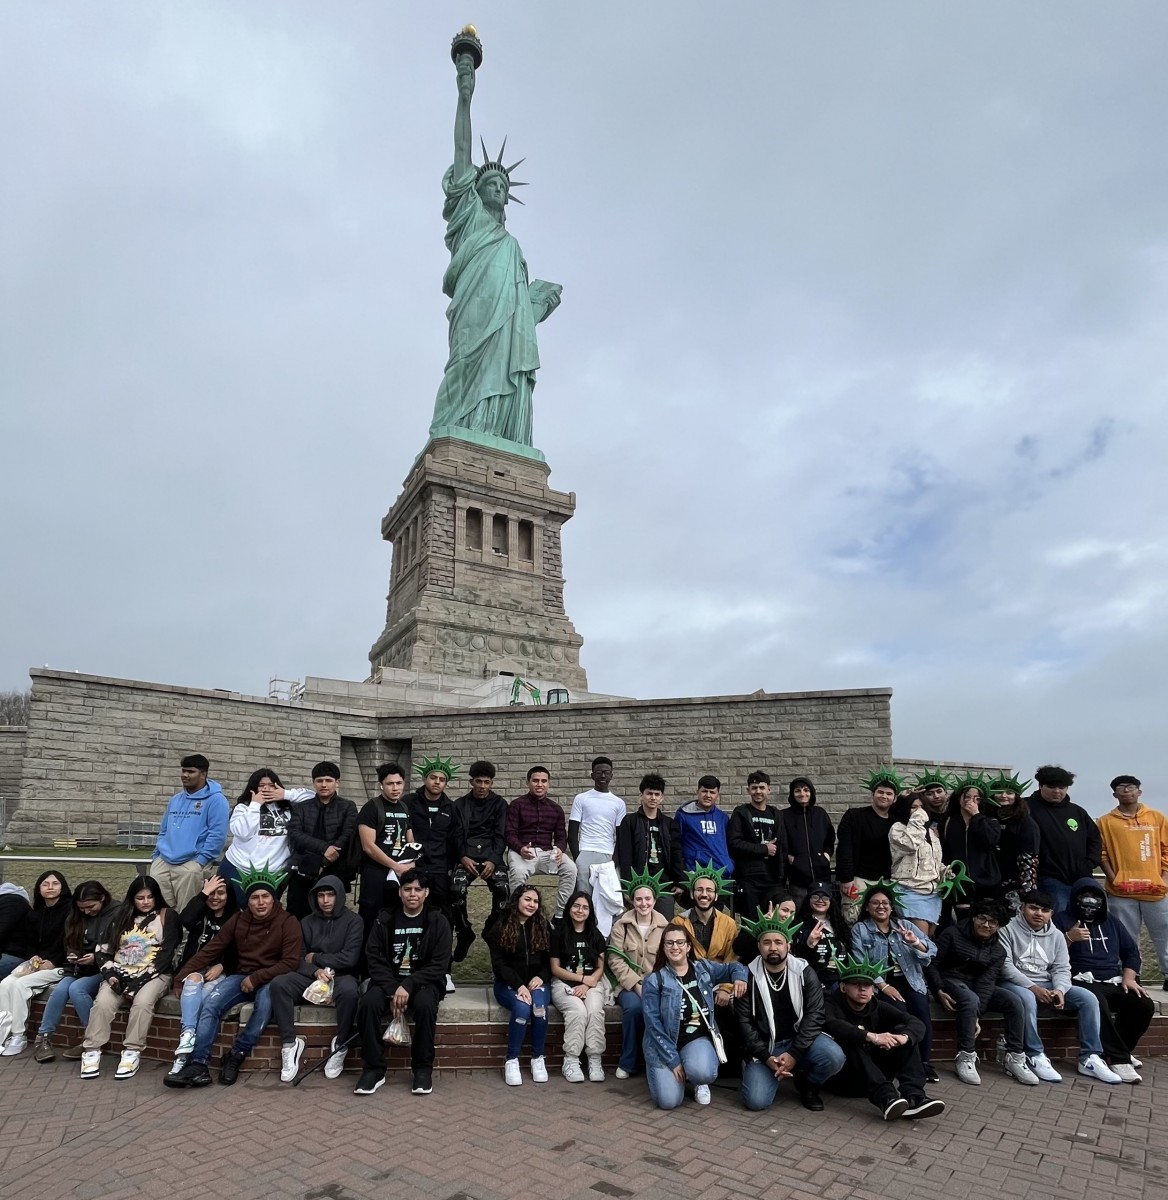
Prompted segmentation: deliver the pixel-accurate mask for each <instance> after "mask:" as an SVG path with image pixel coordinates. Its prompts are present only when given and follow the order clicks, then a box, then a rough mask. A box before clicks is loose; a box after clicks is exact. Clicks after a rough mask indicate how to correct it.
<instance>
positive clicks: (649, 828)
mask: <svg viewBox="0 0 1168 1200" xmlns="http://www.w3.org/2000/svg"><path fill="white" fill-rule="evenodd" d="M645 826H646V828H645V832H646V834H647V836H648V843H649V856H648V865H649V866H650V867H659V866H660V865H661V822H660V821H658V820H652V821H646V822H645Z"/></svg>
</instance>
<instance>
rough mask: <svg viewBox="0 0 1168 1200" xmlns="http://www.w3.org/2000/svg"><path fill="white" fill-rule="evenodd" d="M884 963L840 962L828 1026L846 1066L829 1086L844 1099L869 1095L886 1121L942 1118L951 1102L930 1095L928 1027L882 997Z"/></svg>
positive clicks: (832, 1079)
mask: <svg viewBox="0 0 1168 1200" xmlns="http://www.w3.org/2000/svg"><path fill="white" fill-rule="evenodd" d="M883 965H884V964H883V963H880V962H873V961H872V960H871V959H867V958H845V959H844V960H843V962H841V963H840V985H839V991H838V992H834V993H833V994H832V995H830V996H828V998H827V1004H826V1009H827V1016H826V1021H825V1027H826V1029H827V1032H828V1034H830V1036H831V1037H832V1039H833V1040H834V1041H835V1042H837V1043H838V1044H839V1046H840V1048H841V1049H842V1050H843V1052H844V1055H845V1056H846V1062H845V1064H844V1067H843V1069H842V1070H841V1071H840V1072H839V1073H838V1074H836V1075H834V1076H832V1078H831V1079H830V1080H829V1081H828V1084H827V1086H828V1087H829V1088H830V1089H831V1090H832V1091H833V1092H839V1093H840V1094H841V1095H844V1096H866V1097H867V1098H868V1099H869V1100H870V1101H871V1102H872V1103H873V1104H874V1105H876V1107H877V1108H878V1109H879V1110H880V1113H881V1115H882V1116H883V1117H884V1119H885V1120H886V1121H894V1120H896V1119H897V1117H904V1118H905V1119H906V1120H910V1121H919V1120H921V1119H922V1118H923V1117H936V1116H940V1114H941V1113H943V1112H944V1111H945V1102H944V1101H943V1100H931V1099H929V1097H928V1096H927V1095H926V1094H925V1069H924V1067H923V1066H922V1065H921V1055H920V1050H919V1049H918V1047H919V1046H920V1044H921V1039H922V1038H923V1037H924V1035H925V1027H924V1025H923V1024H922V1023H921V1022H920V1021H919V1020H917V1018H916V1017H914V1016H910V1015H909V1014H908V1013H907V1012H906V1011H905V1010H904V1009H903V1008H899V1007H898V1006H896V1005H893V1004H889V1003H888V1002H887V1001H886V1000H880V999H878V998H877V997H876V980H877V979H878V978H879V977H880V972H881V970H882V969H883ZM897 1083H899V1084H900V1090H899V1091H897V1087H896V1085H897Z"/></svg>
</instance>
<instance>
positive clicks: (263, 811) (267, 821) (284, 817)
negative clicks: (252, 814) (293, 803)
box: [259, 804, 292, 837]
mask: <svg viewBox="0 0 1168 1200" xmlns="http://www.w3.org/2000/svg"><path fill="white" fill-rule="evenodd" d="M291 821H292V810H291V809H290V808H286V807H285V806H284V805H283V804H264V805H261V806H260V828H259V835H260V837H287V836H288V825H289V824H290V823H291Z"/></svg>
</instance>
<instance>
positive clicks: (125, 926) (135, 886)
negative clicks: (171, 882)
mask: <svg viewBox="0 0 1168 1200" xmlns="http://www.w3.org/2000/svg"><path fill="white" fill-rule="evenodd" d="M139 892H149V893H150V894H151V895H152V896H153V897H154V912H153V913H152V914H151V915H152V916H161V915H162V912H163V910H164V909H165V908H166V901H165V900H164V899H163V898H162V889H161V888H160V887H159V886H158V881H157V880H156V879H155V878H154V876H153V875H139V876H137V877H136V878H135V879H133V880H131V881H130V886H129V887H128V888H127V889H126V898H125V900H123V901H122V903H121V904H119V905H118V911H117V914H116V915H115V916H114V920H113V925H112V926H111V927H110V936H109V942H110V952H111V953H116V952H117V947H118V942H120V941H121V940H122V937H123V936H124V935H125V934H127V933H129V931H130V930H131V929H132V928H133V926H134V923H135V922H136V921H137V920H138V919H139V918H140V917H142V916H144V915H145V914H144V913H140V912H139V911H138V910H137V909H136V908H135V907H134V897H135V896H136V895H137V894H138V893H139Z"/></svg>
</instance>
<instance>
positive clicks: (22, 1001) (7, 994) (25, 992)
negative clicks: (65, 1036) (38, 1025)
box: [0, 870, 73, 1057]
mask: <svg viewBox="0 0 1168 1200" xmlns="http://www.w3.org/2000/svg"><path fill="white" fill-rule="evenodd" d="M72 910H73V904H72V893H71V892H70V891H69V884H68V883H67V882H66V881H65V876H64V875H62V874H61V872H60V871H52V870H49V871H44V872H42V873H41V875H40V877H39V878H38V879H37V881H36V884H35V885H34V886H33V902H32V909H31V910H30V911H29V912H28V913H27V914H26V916H25V919H24V929H23V933H22V935H21V936H22V942H23V947H24V950H25V952H26V954H27V957H26V958H25V959H23V960H22V961H21V962H19V963H18V964H17V965H16V967H15V968H14V969H13V970H12V971H10V972H9V973H8V974H7V975H6V976H5V977H4V979H2V980H0V1045H3V1047H4V1048H3V1050H0V1054H3V1055H4V1056H5V1057H11V1056H13V1055H16V1054H23V1053H24V1051H25V1050H26V1049H27V1047H28V1038H27V1037H26V1036H25V1025H26V1024H27V1023H28V1010H29V1008H30V1006H31V1004H32V1000H33V997H34V996H39V995H40V994H41V992H43V991H44V990H45V988H47V987H51V986H52V985H53V984H55V983H57V982H58V981H59V980H60V978H61V976H62V975H63V974H64V969H65V925H66V923H67V922H68V920H69V914H70V913H71V912H72Z"/></svg>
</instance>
